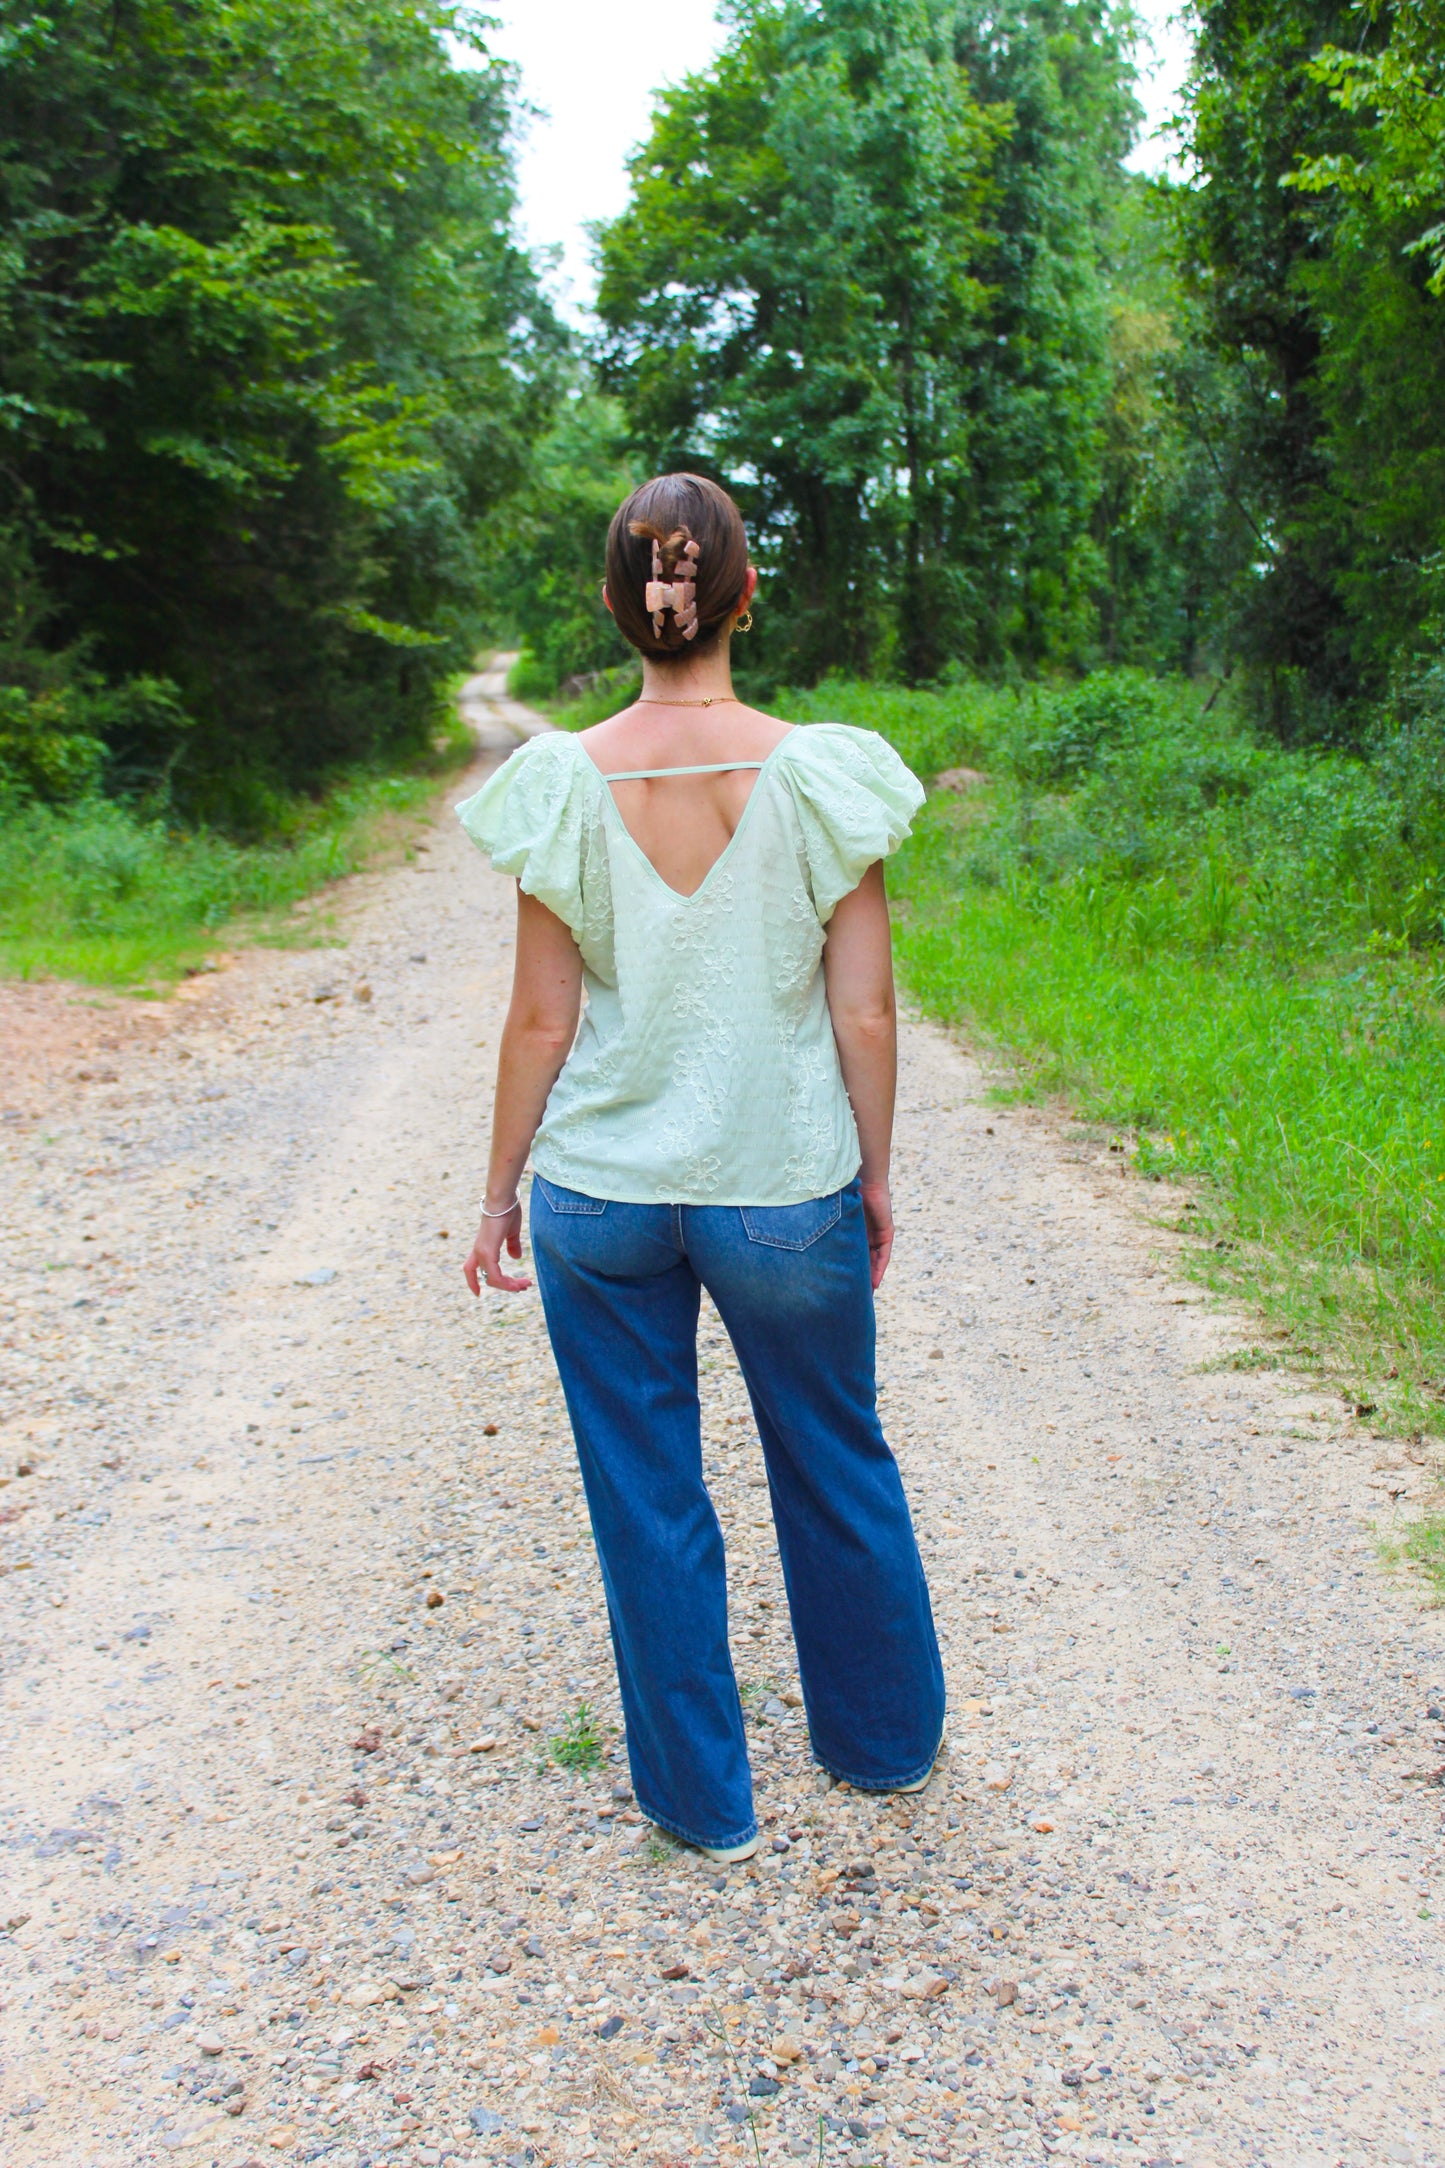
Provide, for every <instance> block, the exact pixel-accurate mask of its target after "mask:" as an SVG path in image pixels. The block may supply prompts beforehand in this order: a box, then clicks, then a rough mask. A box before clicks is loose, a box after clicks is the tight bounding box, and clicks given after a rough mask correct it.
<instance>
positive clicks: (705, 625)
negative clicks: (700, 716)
mask: <svg viewBox="0 0 1445 2168" xmlns="http://www.w3.org/2000/svg"><path fill="white" fill-rule="evenodd" d="M689 542H695V543H696V544H697V564H696V568H695V571H696V579H697V594H696V602H697V633H696V636H695V638H693V639H691V640H689V639H688V638H687V637H686V634H685V631H684V628H683V627H682V626H681V625H679V623H678V621H677V617H676V615H675V613H674V612H673V611H671V610H669V611H667V612H666V614H665V615H664V617H663V620H662V631H661V632H660V633H659V632H657V631H655V630H654V628H653V621H652V617H651V614H650V613H649V611H648V609H647V607H646V603H645V600H644V597H645V594H646V589H647V583H648V581H649V580H650V579H651V578H652V576H653V573H652V551H653V545H654V544H656V546H657V551H658V555H659V557H660V558H661V560H662V578H663V579H664V580H667V581H671V580H672V579H673V578H674V576H675V573H676V567H677V564H678V560H679V559H680V558H681V557H682V555H683V551H684V550H685V548H686V547H687V544H688V543H689ZM685 571H686V568H685V567H684V572H683V575H682V576H684V577H685ZM747 577H748V537H747V530H746V528H745V527H744V526H743V516H742V514H741V512H740V511H739V510H738V508H737V506H736V505H735V504H734V503H733V500H732V498H731V497H730V496H729V495H728V493H727V491H726V490H725V489H721V488H719V486H718V484H717V483H716V482H710V481H708V480H707V478H706V477H705V476H704V475H701V474H659V475H656V476H654V478H653V479H652V481H650V482H644V483H643V484H642V487H641V488H640V489H634V491H633V492H632V495H631V496H630V497H629V498H628V499H627V502H626V503H625V504H621V505H619V506H618V508H617V510H616V512H615V513H614V514H613V517H612V525H611V526H610V527H609V528H608V530H607V597H608V600H609V601H610V602H611V604H612V615H613V617H614V618H615V619H616V620H617V629H618V631H619V632H620V633H621V634H622V636H623V638H624V639H625V640H630V641H631V643H632V645H633V646H634V647H635V648H638V649H639V650H640V651H641V653H642V654H644V655H647V656H650V657H651V659H652V660H653V661H654V662H668V661H671V660H677V659H680V658H681V657H682V656H684V655H689V654H702V653H705V652H706V650H707V649H708V648H710V647H711V646H712V645H713V643H714V642H715V641H716V639H717V637H718V634H719V633H720V632H721V631H722V629H723V627H724V625H725V624H726V623H727V621H728V619H729V618H730V617H732V616H734V615H735V614H736V611H737V608H738V604H739V603H740V602H741V600H742V594H743V588H744V587H745V586H746V584H747Z"/></svg>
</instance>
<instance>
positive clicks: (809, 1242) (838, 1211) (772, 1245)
mask: <svg viewBox="0 0 1445 2168" xmlns="http://www.w3.org/2000/svg"><path fill="white" fill-rule="evenodd" d="M833 1205H834V1210H833V1213H832V1216H831V1218H829V1219H826V1220H824V1222H823V1224H822V1226H821V1227H815V1228H814V1229H813V1232H812V1233H811V1234H810V1235H806V1236H804V1238H803V1240H802V1241H801V1242H788V1241H780V1240H779V1238H778V1237H777V1236H776V1235H770V1234H764V1233H762V1232H761V1231H759V1232H757V1233H754V1231H753V1227H752V1223H751V1221H750V1219H749V1217H748V1215H749V1213H751V1212H757V1211H764V1212H767V1211H788V1210H789V1209H791V1208H790V1207H789V1206H787V1205H782V1206H777V1205H747V1204H745V1205H742V1206H740V1207H739V1212H738V1217H739V1218H740V1219H741V1221H742V1223H743V1233H744V1234H745V1235H746V1236H747V1238H748V1240H749V1242H751V1243H752V1244H753V1246H754V1248H755V1249H760V1250H789V1251H791V1252H792V1254H793V1255H794V1256H801V1255H802V1253H803V1251H804V1250H810V1249H811V1248H812V1247H813V1244H814V1243H815V1242H821V1241H822V1239H823V1237H824V1235H826V1234H831V1233H832V1231H833V1229H834V1228H835V1227H836V1226H837V1225H838V1222H839V1221H840V1220H841V1219H842V1217H843V1191H842V1190H837V1191H836V1192H835V1193H834V1198H833Z"/></svg>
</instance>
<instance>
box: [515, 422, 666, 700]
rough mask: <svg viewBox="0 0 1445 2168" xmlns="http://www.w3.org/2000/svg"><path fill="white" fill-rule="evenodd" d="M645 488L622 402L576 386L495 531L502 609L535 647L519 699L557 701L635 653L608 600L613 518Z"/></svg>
mask: <svg viewBox="0 0 1445 2168" xmlns="http://www.w3.org/2000/svg"><path fill="white" fill-rule="evenodd" d="M642 479H643V473H642V469H641V467H640V466H639V465H638V463H637V461H636V458H635V456H634V455H633V454H631V453H630V452H629V451H628V448H627V439H626V429H625V425H624V421H623V417H622V413H621V410H620V408H619V407H618V406H617V403H616V402H615V400H611V399H607V398H603V397H602V396H600V395H599V394H598V393H597V392H595V391H594V390H592V389H591V388H590V387H589V386H588V385H587V383H586V382H585V381H583V382H580V383H578V384H575V385H573V386H572V387H571V388H570V391H569V394H568V396H567V397H566V399H565V400H564V401H563V403H562V405H561V408H560V410H559V412H558V416H557V420H556V422H555V424H554V426H553V427H552V428H551V429H550V430H549V431H548V432H547V434H546V435H545V436H544V437H543V438H542V439H541V441H540V442H539V444H538V445H537V447H536V451H535V454H534V456H533V459H532V462H531V466H530V468H529V470H528V475H527V479H526V483H525V486H524V487H523V488H521V489H519V491H518V492H517V494H516V495H515V496H514V497H513V498H512V499H511V500H510V502H509V503H508V504H507V505H506V506H505V507H504V508H503V510H502V511H501V513H500V514H499V515H498V516H497V517H496V518H495V519H494V520H493V521H492V522H491V525H490V527H489V530H488V537H487V553H488V558H489V571H488V584H489V586H490V588H491V590H492V593H493V597H494V602H493V608H494V611H495V612H496V614H497V615H498V617H499V618H500V619H501V621H503V622H504V623H505V624H507V626H508V627H509V628H510V630H511V631H512V633H513V634H514V635H520V637H521V639H522V640H523V641H524V642H525V648H524V655H525V658H526V659H525V665H524V666H523V667H522V668H521V669H520V670H519V672H517V673H514V678H513V683H512V688H511V689H512V692H513V695H514V697H515V698H516V699H518V700H537V699H546V698H550V697H551V696H552V695H553V694H555V693H556V691H557V689H558V686H559V685H560V684H561V682H562V680H563V678H566V677H572V676H575V675H579V674H587V673H590V672H593V671H599V670H605V669H607V668H609V667H615V666H616V665H617V664H618V663H619V662H620V661H621V660H622V658H623V657H624V656H625V655H626V654H627V653H628V649H627V645H626V643H625V641H624V640H623V638H622V635H621V634H620V633H619V632H618V630H617V628H616V626H615V625H614V624H613V622H612V619H611V617H610V615H609V614H608V611H607V608H606V605H605V604H604V603H603V600H602V566H603V558H604V553H605V550H606V546H607V529H608V526H609V525H610V523H611V519H612V515H613V513H614V512H615V511H616V510H617V507H618V505H619V504H620V503H621V502H622V500H623V498H624V497H626V496H627V495H628V494H629V492H630V491H631V490H633V489H634V488H635V487H636V485H637V484H638V482H640V481H641V480H642Z"/></svg>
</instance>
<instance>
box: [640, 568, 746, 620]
mask: <svg viewBox="0 0 1445 2168" xmlns="http://www.w3.org/2000/svg"><path fill="white" fill-rule="evenodd" d="M757 591H758V568H757V566H756V565H749V566H748V576H747V578H746V580H745V581H744V582H743V598H742V601H741V602H740V603H739V604H738V608H737V614H738V616H739V617H741V616H742V614H743V612H744V610H746V609H747V607H748V605H749V604H750V603H751V601H752V599H753V596H754V595H755V594H756V593H757ZM609 607H610V605H609Z"/></svg>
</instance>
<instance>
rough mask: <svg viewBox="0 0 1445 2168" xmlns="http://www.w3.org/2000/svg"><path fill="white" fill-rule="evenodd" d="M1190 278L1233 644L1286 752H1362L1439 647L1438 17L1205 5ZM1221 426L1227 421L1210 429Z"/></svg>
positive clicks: (1282, 1) (1291, 5)
mask: <svg viewBox="0 0 1445 2168" xmlns="http://www.w3.org/2000/svg"><path fill="white" fill-rule="evenodd" d="M1195 13H1196V18H1197V22H1198V26H1199V38H1198V46H1197V56H1196V67H1195V77H1194V84H1193V90H1192V133H1191V142H1190V149H1191V151H1192V154H1193V159H1194V162H1195V168H1196V177H1195V179H1194V181H1193V183H1192V185H1191V186H1190V187H1189V188H1188V189H1187V190H1185V191H1182V192H1181V193H1180V195H1179V197H1178V199H1177V205H1176V208H1177V213H1178V220H1179V247H1180V257H1181V263H1182V267H1183V269H1184V272H1185V275H1186V276H1187V277H1188V279H1189V280H1190V281H1191V283H1192V285H1193V288H1194V292H1195V295H1196V300H1197V321H1198V324H1199V328H1200V331H1201V332H1202V334H1203V338H1204V341H1205V344H1206V346H1207V348H1209V349H1212V352H1213V355H1214V357H1215V370H1216V372H1217V373H1219V374H1220V375H1222V377H1223V380H1224V382H1225V383H1226V384H1227V385H1229V386H1231V387H1232V389H1231V391H1230V395H1229V397H1228V398H1227V400H1226V401H1225V402H1224V405H1225V408H1226V412H1225V413H1224V415H1222V416H1220V417H1216V420H1215V424H1214V431H1213V433H1214V435H1215V437H1216V438H1222V439H1223V440H1224V444H1225V449H1224V452H1223V455H1222V465H1223V467H1224V468H1227V469H1228V470H1229V471H1230V473H1231V475H1232V476H1235V477H1237V478H1238V479H1237V484H1236V487H1235V497H1236V501H1237V502H1238V503H1239V504H1240V505H1241V506H1242V507H1243V508H1244V509H1245V510H1246V511H1247V514H1248V517H1249V519H1250V522H1251V525H1252V527H1253V530H1254V534H1255V539H1256V544H1257V547H1256V550H1255V552H1254V562H1253V563H1252V564H1251V565H1249V566H1247V567H1243V568H1240V569H1239V570H1238V571H1236V573H1235V574H1234V576H1233V578H1232V581H1231V585H1232V589H1233V607H1232V611H1231V613H1230V615H1231V641H1232V644H1233V646H1234V648H1235V650H1236V652H1237V653H1238V654H1240V655H1241V656H1242V657H1243V658H1244V660H1245V661H1246V663H1247V664H1248V665H1249V666H1250V682H1251V685H1252V686H1253V688H1254V690H1255V692H1256V694H1257V698H1258V704H1259V707H1260V710H1261V712H1262V713H1263V714H1264V716H1265V717H1266V719H1267V720H1268V722H1269V724H1270V725H1271V727H1272V728H1273V729H1274V730H1275V731H1276V732H1277V734H1279V735H1280V736H1282V737H1284V738H1286V739H1290V740H1295V741H1299V740H1302V739H1306V738H1314V739H1320V738H1325V739H1334V740H1335V741H1337V742H1358V740H1359V738H1360V736H1361V734H1362V732H1363V731H1364V730H1365V729H1366V728H1367V725H1368V717H1369V711H1370V708H1371V705H1372V703H1373V702H1375V701H1376V700H1378V699H1379V698H1380V697H1381V695H1382V694H1383V693H1384V692H1385V690H1386V688H1387V686H1388V684H1389V681H1390V678H1391V675H1392V672H1393V671H1394V670H1395V668H1396V667H1397V665H1398V664H1399V662H1400V660H1401V658H1402V657H1405V658H1408V657H1409V656H1411V655H1412V654H1415V655H1418V654H1421V653H1426V652H1428V651H1429V650H1430V649H1431V648H1432V647H1433V646H1435V645H1436V644H1437V643H1438V637H1439V625H1440V603H1439V593H1438V586H1439V567H1440V550H1441V543H1442V539H1445V410H1442V408H1441V404H1440V401H1439V398H1438V394H1437V386H1438V383H1439V380H1440V371H1441V366H1442V363H1445V290H1442V278H1441V273H1440V263H1441V261H1442V259H1441V258H1440V256H1439V254H1438V249H1439V244H1440V236H1441V235H1442V234H1445V123H1442V121H1441V117H1440V113H1441V107H1440V98H1439V89H1440V81H1441V74H1440V71H1441V57H1440V55H1441V45H1440V28H1441V21H1442V18H1441V12H1440V8H1439V5H1438V0H1433V4H1432V0H1368V4H1366V5H1363V6H1356V5H1352V4H1347V0H1330V4H1328V5H1315V6H1312V7H1308V8H1302V7H1300V6H1299V5H1298V4H1297V0H1256V4H1254V5H1251V6H1247V7H1241V6H1239V5H1237V4H1236V0H1201V4H1200V5H1199V6H1198V7H1197V8H1196V11H1195ZM1221 421H1223V422H1224V424H1225V426H1224V427H1221V426H1220V422H1221Z"/></svg>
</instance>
